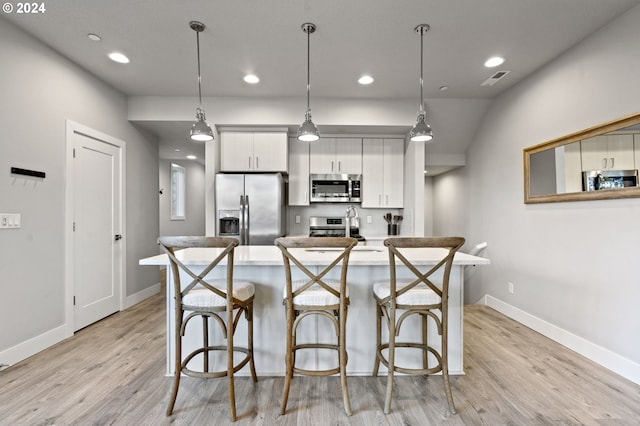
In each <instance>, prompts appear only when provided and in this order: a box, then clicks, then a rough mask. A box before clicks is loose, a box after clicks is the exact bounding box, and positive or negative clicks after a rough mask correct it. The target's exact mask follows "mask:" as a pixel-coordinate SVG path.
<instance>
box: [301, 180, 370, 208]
mask: <svg viewBox="0 0 640 426" xmlns="http://www.w3.org/2000/svg"><path fill="white" fill-rule="evenodd" d="M361 183H362V175H346V174H342V175H340V174H338V175H336V174H325V175H319V174H312V175H310V176H309V185H310V187H311V188H310V191H309V193H310V194H311V197H310V198H309V200H310V201H311V202H312V203H359V202H361V201H362V200H361V190H362V186H361Z"/></svg>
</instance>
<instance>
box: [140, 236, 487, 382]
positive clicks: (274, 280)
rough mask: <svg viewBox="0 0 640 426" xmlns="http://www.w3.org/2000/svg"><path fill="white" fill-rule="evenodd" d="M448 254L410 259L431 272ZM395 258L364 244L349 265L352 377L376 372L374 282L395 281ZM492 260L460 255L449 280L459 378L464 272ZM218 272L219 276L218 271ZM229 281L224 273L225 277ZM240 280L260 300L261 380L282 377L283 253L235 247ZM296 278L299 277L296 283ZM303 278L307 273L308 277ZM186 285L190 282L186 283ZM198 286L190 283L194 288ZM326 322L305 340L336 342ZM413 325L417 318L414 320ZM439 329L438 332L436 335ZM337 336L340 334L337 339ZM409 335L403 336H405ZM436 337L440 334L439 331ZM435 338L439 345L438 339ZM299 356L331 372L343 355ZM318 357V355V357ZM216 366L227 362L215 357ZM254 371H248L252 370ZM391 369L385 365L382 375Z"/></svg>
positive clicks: (194, 337) (257, 344) (152, 261)
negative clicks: (391, 261)
mask: <svg viewBox="0 0 640 426" xmlns="http://www.w3.org/2000/svg"><path fill="white" fill-rule="evenodd" d="M297 250H299V253H297V254H296V255H299V256H300V257H299V258H300V259H301V260H302V261H303V262H304V263H305V264H306V265H315V266H316V267H317V268H321V267H322V266H323V265H327V264H328V263H330V261H331V260H333V257H332V256H333V254H332V253H330V252H328V251H315V250H314V251H309V250H307V251H305V250H303V249H297ZM438 250H441V249H421V250H420V251H419V252H416V253H414V254H413V255H412V256H410V257H409V259H410V260H411V261H412V262H414V263H415V264H416V265H420V266H421V267H425V268H428V267H429V266H433V265H435V264H436V263H437V260H439V257H438V256H439V251H438ZM217 253H218V249H210V248H189V249H185V250H182V251H179V252H177V254H176V256H177V257H178V258H179V259H180V260H181V261H182V262H184V263H185V264H186V265H190V266H191V267H192V268H193V269H194V270H197V269H200V270H202V269H203V268H204V267H205V266H206V265H208V264H209V262H210V260H211V259H213V258H215V256H216V254H217ZM388 262H389V258H388V253H387V250H386V247H379V246H356V247H354V249H353V251H352V253H351V257H350V260H349V271H348V278H347V281H348V286H349V298H350V305H349V311H348V317H347V336H346V339H347V352H348V355H349V361H348V364H347V371H348V373H349V374H350V375H364V376H366V375H371V372H372V369H373V364H374V359H375V350H376V343H375V341H376V338H375V336H376V319H375V315H376V303H375V300H374V299H373V295H372V287H373V284H372V283H373V282H374V281H379V280H384V279H388V278H389V266H388ZM139 263H140V265H150V266H153V265H156V266H168V264H169V261H168V258H167V256H166V255H158V256H153V257H148V258H145V259H141V260H140V261H139ZM489 263H490V261H489V259H485V258H481V257H476V256H471V255H468V254H464V253H460V252H458V253H456V256H455V259H454V263H453V268H452V270H451V277H450V280H449V371H450V373H451V374H464V368H463V353H464V352H463V332H462V331H463V330H462V327H463V321H462V316H463V309H462V308H463V295H464V289H463V284H464V279H463V278H464V268H465V267H466V266H470V265H487V264H489ZM167 271H168V269H167ZM214 272H215V271H214ZM217 276H218V277H220V278H224V272H223V271H221V272H220V273H219V274H217ZM403 277H411V275H410V272H409V271H407V270H406V269H405V268H404V267H402V268H401V267H399V268H398V278H403ZM234 278H235V279H236V280H246V281H250V282H252V283H254V285H255V290H256V291H255V300H254V324H253V326H254V355H255V365H256V370H257V373H258V375H259V376H282V375H284V371H285V347H286V342H285V338H286V332H285V327H286V325H285V324H286V323H285V311H284V306H283V304H282V295H283V286H284V283H285V276H284V266H283V262H282V254H281V252H280V250H279V249H278V248H277V247H275V246H238V247H237V248H236V249H235V271H234ZM295 278H296V277H294V279H295ZM300 278H302V276H300ZM181 280H182V281H183V285H184V283H185V278H181ZM188 282H190V281H187V283H188ZM173 294H174V291H173V277H172V274H170V273H168V274H167V374H171V373H172V370H173V364H174V362H173V359H174V349H173V346H174V336H173V326H171V324H173V318H174V303H173V301H174V299H173ZM411 320H416V321H414V322H413V323H407V324H406V325H405V326H404V327H403V333H402V335H404V333H405V332H408V333H412V334H413V335H414V336H417V335H419V333H420V322H419V321H417V318H411ZM325 321H326V319H323V318H317V319H315V323H312V322H311V321H309V323H308V324H306V325H304V324H303V325H304V328H302V327H301V329H300V332H299V336H300V337H299V342H302V341H304V339H309V341H315V340H316V339H322V340H326V337H327V336H329V338H331V337H333V338H335V334H334V333H333V328H332V327H331V326H330V325H329V322H328V321H327V322H325ZM407 321H409V320H407ZM200 327H201V323H200V321H193V322H191V323H190V324H189V327H188V328H187V331H186V336H185V338H184V340H183V342H184V343H183V345H184V352H185V353H188V352H190V351H191V349H192V348H195V347H197V345H198V343H199V341H200V340H201V328H200ZM210 332H211V333H212V339H214V340H213V341H214V342H215V333H216V332H218V330H217V329H215V328H214V327H211V328H210ZM431 332H433V333H435V331H433V330H430V333H431ZM332 334H333V336H332ZM402 335H401V337H402ZM434 337H435V334H434ZM234 339H235V341H236V344H238V345H241V346H243V345H245V342H246V324H245V322H244V321H241V322H240V326H239V327H238V331H237V332H236V337H235V338H234ZM434 341H435V340H434ZM305 352H308V353H302V354H300V355H301V356H299V357H297V359H296V365H298V366H306V367H308V368H324V367H326V366H327V365H336V362H337V361H335V354H334V353H325V352H329V351H305ZM314 352H315V353H314ZM404 352H405V354H403V353H402V351H401V352H398V353H397V355H396V358H397V359H399V360H400V362H402V363H403V364H402V365H404V366H417V365H419V363H420V362H421V357H420V356H416V357H415V359H414V357H412V355H418V354H417V353H408V352H407V351H404ZM212 362H221V361H220V360H218V361H216V360H212ZM245 370H246V371H245ZM382 372H384V367H383V366H381V373H382ZM238 374H239V375H248V374H249V373H248V367H247V368H244V369H243V370H241V371H240V372H239V373H238Z"/></svg>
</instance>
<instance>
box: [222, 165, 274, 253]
mask: <svg viewBox="0 0 640 426" xmlns="http://www.w3.org/2000/svg"><path fill="white" fill-rule="evenodd" d="M284 188H285V186H284V179H283V177H282V175H281V174H280V173H269V174H224V173H218V174H216V214H217V223H216V235H217V236H219V237H233V238H237V239H238V240H240V244H242V245H272V244H273V240H275V239H276V238H278V237H281V236H283V235H284V230H285V192H284V190H285V189H284Z"/></svg>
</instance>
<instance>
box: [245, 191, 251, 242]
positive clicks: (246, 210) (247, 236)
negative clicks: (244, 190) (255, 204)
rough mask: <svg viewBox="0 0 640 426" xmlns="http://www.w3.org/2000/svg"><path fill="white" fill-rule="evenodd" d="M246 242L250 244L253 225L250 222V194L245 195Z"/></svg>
mask: <svg viewBox="0 0 640 426" xmlns="http://www.w3.org/2000/svg"><path fill="white" fill-rule="evenodd" d="M244 200H245V201H244V215H245V217H244V244H245V245H247V246H248V245H249V235H250V232H249V226H250V225H251V224H250V222H249V196H248V195H245V196H244Z"/></svg>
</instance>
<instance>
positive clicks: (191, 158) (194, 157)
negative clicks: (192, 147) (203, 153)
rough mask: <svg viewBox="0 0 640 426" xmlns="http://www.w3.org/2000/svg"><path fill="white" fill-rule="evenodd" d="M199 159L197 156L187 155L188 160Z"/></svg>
mask: <svg viewBox="0 0 640 426" xmlns="http://www.w3.org/2000/svg"><path fill="white" fill-rule="evenodd" d="M197 158H198V157H196V156H195V155H187V159H188V160H195V159H197Z"/></svg>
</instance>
